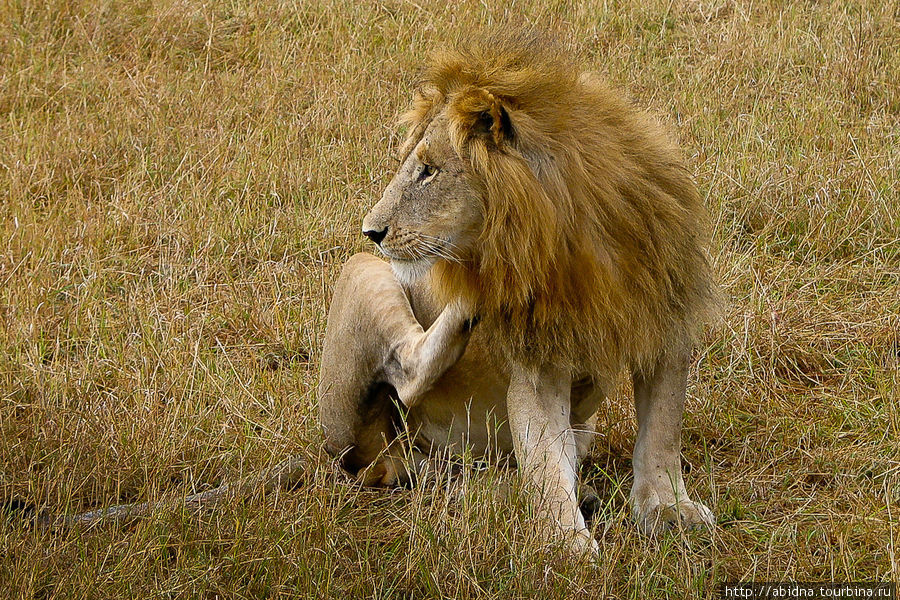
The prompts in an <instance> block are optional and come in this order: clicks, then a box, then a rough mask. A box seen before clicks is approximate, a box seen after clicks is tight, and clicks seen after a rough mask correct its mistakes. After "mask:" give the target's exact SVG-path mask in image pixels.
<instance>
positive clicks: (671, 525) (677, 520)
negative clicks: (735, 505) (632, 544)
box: [632, 493, 716, 536]
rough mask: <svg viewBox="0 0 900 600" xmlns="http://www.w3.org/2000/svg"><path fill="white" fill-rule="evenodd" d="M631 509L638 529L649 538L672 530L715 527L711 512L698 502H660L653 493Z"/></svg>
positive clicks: (714, 519) (635, 503)
mask: <svg viewBox="0 0 900 600" xmlns="http://www.w3.org/2000/svg"><path fill="white" fill-rule="evenodd" d="M632 501H634V499H632ZM633 507H634V508H633V514H634V520H635V523H636V524H637V526H638V529H640V530H641V532H642V533H644V534H645V535H649V536H654V535H657V534H660V533H664V532H666V531H670V530H672V529H683V530H689V529H713V528H714V527H715V525H716V518H715V516H714V515H713V512H712V511H711V510H709V508H707V507H706V506H704V505H703V504H701V503H700V502H694V501H692V500H681V501H679V502H674V503H669V502H660V500H659V497H658V496H657V495H656V494H655V493H653V494H651V497H649V498H645V499H644V501H643V502H634V504H633Z"/></svg>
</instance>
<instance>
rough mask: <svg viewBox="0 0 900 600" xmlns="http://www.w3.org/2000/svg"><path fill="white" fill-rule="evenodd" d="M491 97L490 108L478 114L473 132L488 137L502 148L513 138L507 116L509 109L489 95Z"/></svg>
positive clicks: (509, 120) (510, 122) (510, 121)
mask: <svg viewBox="0 0 900 600" xmlns="http://www.w3.org/2000/svg"><path fill="white" fill-rule="evenodd" d="M491 99H492V100H493V101H492V102H491V106H490V108H488V110H485V111H482V113H481V114H480V115H478V121H477V123H476V126H475V130H476V131H475V133H476V134H477V135H482V136H485V137H490V138H491V139H492V140H493V142H494V143H495V144H497V146H498V147H500V148H502V147H503V145H504V144H507V143H509V142H511V141H512V140H513V136H514V132H513V125H512V119H510V118H509V111H508V110H507V109H506V107H505V106H503V102H501V101H500V100H498V99H497V98H496V97H494V96H493V95H491Z"/></svg>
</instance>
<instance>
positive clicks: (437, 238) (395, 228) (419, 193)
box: [362, 115, 484, 282]
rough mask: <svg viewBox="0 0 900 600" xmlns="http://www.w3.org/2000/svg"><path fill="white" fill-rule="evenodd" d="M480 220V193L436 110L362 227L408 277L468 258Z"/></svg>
mask: <svg viewBox="0 0 900 600" xmlns="http://www.w3.org/2000/svg"><path fill="white" fill-rule="evenodd" d="M483 221H484V208H483V202H482V192H481V191H479V190H478V189H477V187H476V184H475V182H474V179H473V178H472V177H471V176H470V174H469V173H468V172H467V170H466V165H465V163H464V162H463V161H462V160H461V159H460V157H459V156H458V155H457V153H456V151H455V150H454V149H453V146H452V145H451V143H450V136H449V134H448V131H447V118H446V116H445V115H438V116H437V117H436V118H435V119H434V120H433V121H432V122H431V123H430V124H429V125H428V127H427V129H426V130H425V132H424V134H423V135H422V137H421V139H420V140H419V141H418V142H417V143H415V146H414V147H413V148H412V150H411V151H409V152H408V153H407V154H406V156H405V157H404V158H403V162H402V164H401V166H400V168H399V170H398V171H397V173H396V175H394V178H393V180H391V182H390V184H388V186H387V189H385V191H384V194H383V195H382V197H381V200H380V201H379V202H378V203H377V204H376V205H375V206H374V207H373V208H372V210H370V211H369V214H367V215H366V217H365V219H363V226H362V229H363V233H364V234H365V235H366V236H368V237H369V238H370V239H372V241H374V242H376V243H377V244H378V246H379V248H380V249H381V251H382V252H383V253H384V254H385V256H387V257H388V258H389V259H390V260H391V266H392V267H393V269H394V272H395V273H396V274H397V275H398V277H400V279H401V280H404V281H407V282H409V281H412V280H414V279H416V278H418V277H420V276H422V275H424V274H425V273H427V272H428V270H429V269H430V268H431V266H432V265H433V264H434V263H435V262H437V261H439V260H445V261H450V262H460V261H463V260H466V259H467V258H468V256H469V255H470V252H471V250H472V247H473V245H474V244H475V241H476V240H477V239H478V235H479V232H480V230H481V227H482V223H483Z"/></svg>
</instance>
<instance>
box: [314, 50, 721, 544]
mask: <svg viewBox="0 0 900 600" xmlns="http://www.w3.org/2000/svg"><path fill="white" fill-rule="evenodd" d="M402 122H403V123H405V124H406V125H407V126H408V127H409V133H408V135H407V137H406V140H405V141H404V142H403V144H402V147H401V148H400V158H401V165H400V168H399V170H398V172H397V174H396V175H395V176H394V179H393V180H392V181H391V182H390V184H389V185H388V187H387V189H386V190H385V192H384V195H383V197H382V199H381V201H380V202H378V203H377V204H376V205H375V206H374V207H373V208H372V210H371V211H370V212H369V214H368V215H366V217H365V219H364V221H363V233H364V234H365V235H366V236H368V237H369V238H371V239H372V241H374V242H375V243H376V244H378V246H379V248H380V250H381V252H382V253H383V254H384V255H385V256H387V258H388V259H389V261H390V263H387V262H385V261H383V260H381V259H379V258H377V257H375V256H372V255H369V254H357V255H355V256H353V257H352V258H351V259H350V260H349V262H348V263H347V264H346V265H345V266H344V269H343V272H342V273H341V275H340V278H339V279H338V282H337V285H336V288H335V293H334V300H333V302H332V306H331V310H330V313H329V315H328V325H327V329H326V333H325V345H324V350H323V356H322V369H321V382H320V388H319V392H320V400H319V402H320V419H321V424H322V427H323V429H324V432H325V437H326V447H327V449H328V450H329V452H331V453H333V454H335V455H339V456H340V457H341V461H342V465H343V466H344V467H345V468H346V469H348V470H350V471H351V472H359V473H360V474H361V477H363V480H364V481H365V482H366V483H368V484H375V485H394V484H397V483H402V482H405V481H407V480H409V479H411V478H412V477H414V476H415V473H416V469H417V468H418V465H419V464H420V460H421V459H422V458H423V457H425V456H426V455H427V454H428V453H430V452H432V451H434V450H438V449H443V450H447V449H450V450H453V449H458V448H460V447H461V446H462V445H464V444H467V445H468V446H469V447H470V448H471V450H472V452H474V453H476V454H478V453H487V452H501V453H507V454H509V453H514V458H515V460H516V462H517V463H518V465H519V467H520V468H521V469H522V470H523V472H524V473H525V474H526V477H527V478H528V480H529V481H531V482H532V483H533V485H534V489H535V491H536V493H537V495H538V499H539V501H540V503H539V506H540V507H541V510H542V511H543V512H544V513H545V514H546V515H547V517H548V518H549V520H550V521H551V522H555V523H557V524H558V525H559V526H560V527H562V528H563V529H564V530H567V531H570V532H573V533H574V534H575V535H574V540H575V542H574V543H575V547H576V548H580V549H583V548H593V549H596V542H594V540H593V539H592V538H591V535H590V533H589V531H588V530H587V528H586V527H585V521H584V518H583V516H582V514H581V512H580V510H579V507H578V504H577V501H576V487H577V470H576V467H577V463H578V461H579V460H580V459H581V458H582V457H584V456H585V454H586V453H587V452H588V449H589V446H590V442H591V439H592V429H593V423H594V418H593V415H594V413H595V412H596V410H597V408H598V405H599V403H600V402H601V401H602V400H603V399H604V398H606V396H607V394H608V393H609V392H610V391H611V390H612V389H613V386H614V382H615V381H616V378H617V375H618V374H619V372H620V371H621V369H622V368H623V367H624V368H627V369H629V371H630V373H631V375H632V378H633V382H634V391H635V405H636V409H637V410H636V412H637V420H638V434H637V442H636V444H635V449H634V458H633V465H634V485H633V487H632V489H631V505H632V510H633V514H634V518H635V519H636V521H637V523H638V525H639V526H640V528H641V529H642V530H644V531H646V532H648V533H653V532H655V531H658V530H660V529H664V528H666V527H669V526H671V525H673V524H679V523H680V524H681V525H682V526H712V525H713V523H714V519H713V515H712V513H711V512H710V510H709V509H708V508H706V507H705V506H704V505H702V504H700V503H699V502H694V501H692V500H690V498H689V497H688V494H687V491H686V490H685V486H684V481H683V479H682V475H681V459H680V445H681V439H680V438H681V418H682V407H683V402H684V395H685V386H686V379H687V372H688V366H689V363H690V354H691V348H692V345H693V344H694V343H695V342H696V340H697V337H698V334H699V333H700V331H701V328H702V325H703V323H704V321H705V320H706V318H707V317H708V315H709V314H710V312H711V310H712V309H713V308H714V305H715V299H716V295H717V293H716V288H715V285H714V283H713V277H712V274H711V269H710V266H709V263H708V260H707V258H706V255H705V251H704V244H705V242H706V233H705V228H704V210H703V207H702V202H701V199H700V197H699V195H698V193H697V190H696V188H695V186H694V184H693V183H692V181H691V177H690V176H689V174H688V172H687V170H686V169H685V166H684V163H683V162H682V159H681V158H680V155H679V152H678V150H677V148H676V147H675V146H674V145H673V144H672V143H671V142H670V141H669V140H668V139H667V138H666V137H665V136H664V135H663V133H662V132H661V130H660V128H659V127H658V125H656V124H655V122H654V121H653V120H652V119H651V118H649V117H648V116H647V115H645V114H644V113H642V112H639V111H638V110H636V109H634V108H632V107H631V106H630V105H629V104H628V103H627V102H626V101H624V100H623V99H622V97H621V95H620V94H618V93H616V92H615V91H613V90H612V89H611V88H610V87H608V86H607V84H605V83H604V82H603V81H601V80H600V79H599V78H598V77H596V76H594V75H589V74H580V73H579V71H578V70H577V68H576V67H575V66H574V65H573V63H572V62H571V61H570V60H569V59H568V58H566V57H565V56H564V54H563V53H562V52H561V51H560V50H559V49H557V48H555V47H553V46H552V45H550V44H548V43H546V42H543V41H541V40H540V39H538V38H537V37H535V36H531V35H516V36H510V37H508V38H505V39H497V38H490V39H487V40H483V41H481V42H474V43H468V44H466V45H463V46H462V47H460V48H458V49H454V50H450V51H445V52H443V53H440V54H437V55H436V56H435V57H434V59H433V61H432V62H431V63H430V65H429V66H428V67H427V70H426V71H425V73H424V78H423V81H422V83H421V86H420V87H419V91H418V94H417V96H416V98H415V103H414V106H413V108H412V109H411V110H410V111H409V112H407V113H406V114H405V115H403V117H402ZM475 317H477V318H479V319H480V325H478V326H477V327H475V328H474V329H473V328H472V321H471V319H473V318H475ZM470 335H471V340H469V337H470ZM467 342H468V345H467ZM395 399H399V400H400V401H401V402H402V403H403V405H404V406H405V410H404V413H405V414H404V415H403V421H402V422H401V416H400V414H399V410H398V408H397V407H396V404H395V402H394V400H395ZM401 429H405V430H406V431H408V432H410V436H409V437H410V438H411V444H412V447H411V448H409V447H407V448H405V449H403V448H396V446H398V443H397V442H396V440H397V439H398V432H399V431H400V430H401Z"/></svg>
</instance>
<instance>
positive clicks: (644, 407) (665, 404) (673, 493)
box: [631, 348, 715, 534]
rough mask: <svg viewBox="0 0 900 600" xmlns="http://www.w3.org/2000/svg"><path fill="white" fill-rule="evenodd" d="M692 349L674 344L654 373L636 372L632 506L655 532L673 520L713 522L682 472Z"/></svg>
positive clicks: (680, 522) (677, 522)
mask: <svg viewBox="0 0 900 600" xmlns="http://www.w3.org/2000/svg"><path fill="white" fill-rule="evenodd" d="M689 365H690V350H689V349H687V348H685V349H679V350H670V351H668V352H667V353H666V354H664V355H663V357H661V359H660V360H659V361H658V363H657V364H656V366H655V368H654V369H653V370H652V372H650V373H640V372H636V373H635V374H634V376H633V381H634V401H635V410H636V413H637V421H638V435H637V441H636V442H635V446H634V457H633V460H632V464H633V466H634V484H633V486H632V488H631V508H632V513H633V514H634V518H635V521H636V522H637V524H638V527H640V528H641V530H642V531H644V532H645V533H647V534H654V533H656V532H658V531H660V530H664V529H667V528H670V527H672V526H676V525H681V526H685V527H695V526H707V527H711V526H712V525H713V524H714V523H715V520H714V518H713V514H712V512H711V511H710V510H709V509H708V508H707V507H705V506H704V505H702V504H700V503H699V502H693V501H691V499H690V498H689V497H688V494H687V490H686V489H685V486H684V478H683V477H682V475H681V419H682V411H683V409H684V397H685V389H686V386H687V376H688V368H689Z"/></svg>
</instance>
